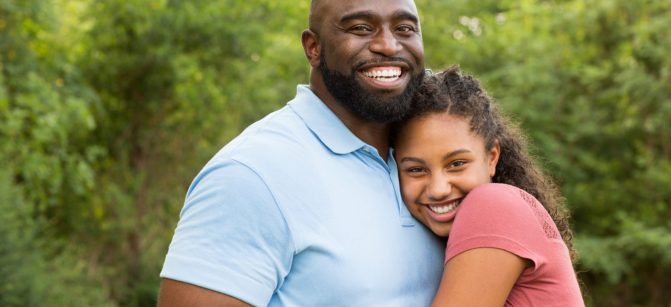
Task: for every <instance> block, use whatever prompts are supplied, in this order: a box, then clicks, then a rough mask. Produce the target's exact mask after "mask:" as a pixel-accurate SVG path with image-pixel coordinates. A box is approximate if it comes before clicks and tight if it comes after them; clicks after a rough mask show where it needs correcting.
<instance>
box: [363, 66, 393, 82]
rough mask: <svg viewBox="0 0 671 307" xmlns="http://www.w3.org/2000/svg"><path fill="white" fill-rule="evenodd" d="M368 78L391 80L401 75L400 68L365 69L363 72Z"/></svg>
mask: <svg viewBox="0 0 671 307" xmlns="http://www.w3.org/2000/svg"><path fill="white" fill-rule="evenodd" d="M363 74H364V75H365V76H366V77H368V78H374V79H377V80H380V81H393V80H396V79H398V78H399V77H401V70H400V69H384V70H373V71H365V72H364V73H363Z"/></svg>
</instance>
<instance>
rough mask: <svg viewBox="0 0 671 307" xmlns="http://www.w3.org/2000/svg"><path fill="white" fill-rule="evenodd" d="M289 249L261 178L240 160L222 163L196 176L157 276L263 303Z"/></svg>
mask: <svg viewBox="0 0 671 307" xmlns="http://www.w3.org/2000/svg"><path fill="white" fill-rule="evenodd" d="M293 250H294V248H293V242H292V240H291V236H290V233H289V229H288V227H287V223H286V221H285V220H284V217H283V215H282V212H281V211H280V209H279V208H278V206H277V203H276V201H275V199H274V198H273V195H272V193H271V192H270V190H269V189H268V187H267V186H266V184H265V183H264V182H263V180H262V179H261V178H260V177H259V176H258V175H257V174H256V173H255V172H254V171H253V170H251V169H250V168H248V167H246V166H245V165H243V164H241V163H238V162H235V161H231V162H225V163H223V164H220V165H215V166H208V167H206V169H205V170H203V172H201V174H199V175H198V176H197V177H196V179H195V180H194V183H193V184H192V186H191V188H190V190H189V192H188V193H187V197H186V201H185V204H184V207H183V209H182V211H181V214H180V220H179V223H178V224H177V228H176V230H175V234H174V237H173V240H172V242H171V244H170V248H169V250H168V253H167V256H166V259H165V263H164V265H163V270H162V271H161V277H163V278H169V279H174V280H178V281H182V282H186V283H189V284H193V285H197V286H200V287H204V288H207V289H211V290H214V291H217V292H221V293H225V294H227V295H230V296H233V297H236V298H238V299H240V300H243V301H245V302H247V303H250V304H252V305H256V306H265V305H267V304H268V302H269V301H270V298H271V297H272V295H273V292H274V291H275V290H276V289H277V288H279V287H280V285H281V284H282V281H283V279H284V277H285V276H286V275H287V273H288V271H289V269H290V266H291V261H292V255H293Z"/></svg>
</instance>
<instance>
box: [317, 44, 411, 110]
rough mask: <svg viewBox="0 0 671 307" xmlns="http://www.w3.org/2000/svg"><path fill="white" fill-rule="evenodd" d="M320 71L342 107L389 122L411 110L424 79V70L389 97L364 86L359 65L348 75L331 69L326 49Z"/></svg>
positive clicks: (330, 91)
mask: <svg viewBox="0 0 671 307" xmlns="http://www.w3.org/2000/svg"><path fill="white" fill-rule="evenodd" d="M322 51H323V50H322ZM395 60H396V59H395ZM359 66H360V65H357V67H359ZM319 71H320V72H321V74H322V78H324V84H325V85H326V89H327V90H328V91H329V93H330V94H331V96H333V97H334V98H335V99H336V100H337V101H338V102H339V103H340V104H341V105H342V106H343V107H345V108H346V109H347V110H348V111H350V112H351V113H352V114H354V115H355V116H358V117H360V118H362V119H364V120H367V121H371V122H377V123H389V122H394V121H397V120H400V119H401V118H403V116H405V115H406V114H407V113H408V112H409V111H410V108H411V99H412V97H413V95H414V94H415V92H416V91H417V89H419V87H420V86H421V85H422V81H423V80H424V75H423V74H418V75H417V76H411V78H410V82H409V83H408V85H407V86H406V88H405V90H404V91H403V93H401V94H400V95H396V96H391V97H387V96H384V95H376V94H374V93H371V92H370V91H368V90H366V89H365V88H363V87H362V86H361V84H359V82H357V80H356V74H357V70H356V69H354V70H353V71H352V73H351V74H350V75H349V76H347V75H344V74H341V73H340V72H338V71H335V70H331V69H329V68H328V67H327V65H326V59H325V58H324V52H322V54H321V60H320V63H319ZM422 72H423V70H422Z"/></svg>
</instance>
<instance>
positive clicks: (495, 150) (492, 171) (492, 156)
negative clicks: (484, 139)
mask: <svg viewBox="0 0 671 307" xmlns="http://www.w3.org/2000/svg"><path fill="white" fill-rule="evenodd" d="M500 156H501V145H500V144H499V140H496V141H494V146H492V149H490V150H489V159H487V168H488V170H489V177H490V178H491V177H494V175H496V164H498V163H499V157H500Z"/></svg>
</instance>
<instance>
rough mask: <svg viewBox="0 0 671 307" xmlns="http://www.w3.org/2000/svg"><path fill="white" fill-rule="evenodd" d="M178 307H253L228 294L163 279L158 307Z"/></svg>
mask: <svg viewBox="0 0 671 307" xmlns="http://www.w3.org/2000/svg"><path fill="white" fill-rule="evenodd" d="M177 306H190V307H191V306H193V307H200V306H203V307H205V306H212V307H219V306H227V307H247V306H251V305H249V304H247V303H245V302H243V301H241V300H239V299H237V298H234V297H232V296H228V295H226V294H222V293H219V292H216V291H212V290H208V289H205V288H201V287H198V286H194V285H192V284H187V283H183V282H181V281H176V280H172V279H167V278H163V279H162V280H161V288H160V290H159V293H158V307H177Z"/></svg>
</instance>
